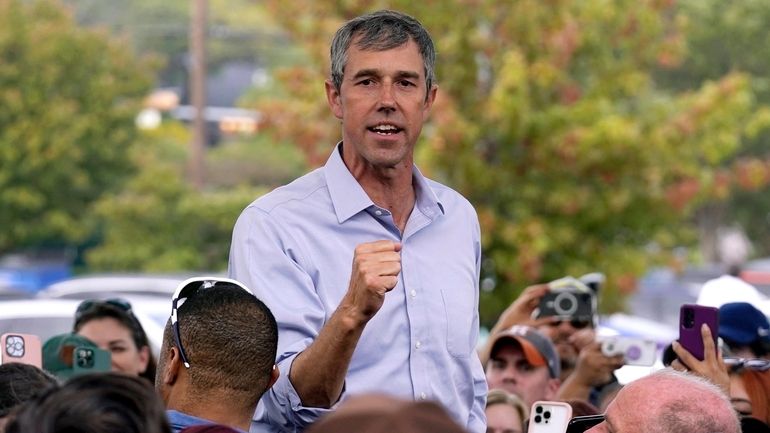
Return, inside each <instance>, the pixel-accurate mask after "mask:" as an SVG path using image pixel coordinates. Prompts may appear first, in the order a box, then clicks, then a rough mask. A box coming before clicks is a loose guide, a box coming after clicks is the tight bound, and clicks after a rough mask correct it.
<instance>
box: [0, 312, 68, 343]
mask: <svg viewBox="0 0 770 433" xmlns="http://www.w3.org/2000/svg"><path fill="white" fill-rule="evenodd" d="M72 322H73V319H72V317H69V316H68V317H45V318H40V317H14V318H4V319H0V334H5V333H14V332H18V333H22V334H34V335H37V336H38V337H40V342H41V343H45V342H46V340H48V339H49V338H51V337H53V336H54V335H58V334H63V333H65V332H70V331H72Z"/></svg>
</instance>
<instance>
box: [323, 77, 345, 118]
mask: <svg viewBox="0 0 770 433" xmlns="http://www.w3.org/2000/svg"><path fill="white" fill-rule="evenodd" d="M324 85H325V87H326V101H327V102H328V103H329V108H331V109H332V113H333V114H334V117H336V118H337V119H342V113H343V110H342V95H340V91H339V90H337V88H336V87H335V86H334V83H332V81H331V80H326V82H325V84H324Z"/></svg>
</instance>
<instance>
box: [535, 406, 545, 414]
mask: <svg viewBox="0 0 770 433" xmlns="http://www.w3.org/2000/svg"><path fill="white" fill-rule="evenodd" d="M535 412H537V413H539V414H540V413H543V406H537V407H535Z"/></svg>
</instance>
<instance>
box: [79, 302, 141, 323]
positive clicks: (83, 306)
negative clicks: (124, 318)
mask: <svg viewBox="0 0 770 433" xmlns="http://www.w3.org/2000/svg"><path fill="white" fill-rule="evenodd" d="M103 305H107V306H111V307H115V308H117V309H119V310H121V311H125V312H126V313H128V314H129V315H130V316H132V317H133V315H134V313H133V311H131V303H130V302H128V301H126V300H125V299H121V298H111V299H87V300H85V301H83V302H81V303H80V305H78V308H77V310H75V321H76V322H77V321H80V319H82V318H83V316H84V315H85V314H86V313H87V312H89V311H91V310H92V309H94V308H95V307H98V306H103Z"/></svg>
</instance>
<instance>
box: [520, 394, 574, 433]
mask: <svg viewBox="0 0 770 433" xmlns="http://www.w3.org/2000/svg"><path fill="white" fill-rule="evenodd" d="M571 418H572V406H570V405H569V404H567V403H564V402H561V401H536V402H534V403H533V404H532V410H531V411H530V412H529V426H528V427H527V433H564V432H565V431H567V424H569V420H570V419H571Z"/></svg>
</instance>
